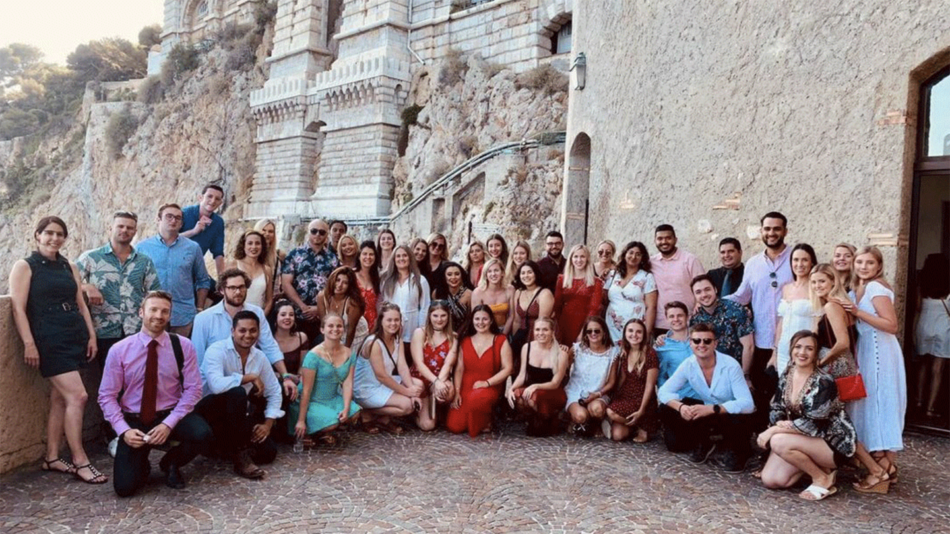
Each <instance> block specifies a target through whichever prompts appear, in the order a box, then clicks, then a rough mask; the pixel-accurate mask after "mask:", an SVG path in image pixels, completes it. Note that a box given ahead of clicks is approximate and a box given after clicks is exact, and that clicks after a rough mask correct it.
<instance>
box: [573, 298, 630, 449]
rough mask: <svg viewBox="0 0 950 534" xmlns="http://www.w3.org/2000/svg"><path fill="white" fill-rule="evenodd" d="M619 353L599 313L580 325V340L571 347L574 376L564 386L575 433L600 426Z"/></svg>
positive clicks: (590, 430) (582, 433)
mask: <svg viewBox="0 0 950 534" xmlns="http://www.w3.org/2000/svg"><path fill="white" fill-rule="evenodd" d="M619 354H620V349H619V348H618V347H617V344H616V343H614V342H613V340H612V339H611V338H610V332H609V331H608V330H607V322H606V321H604V320H603V319H602V318H600V317H599V316H593V317H588V318H587V320H586V321H584V326H583V327H581V340H580V341H578V342H576V343H574V346H573V348H571V360H572V364H571V378H570V379H569V380H568V382H567V386H566V387H565V388H564V393H566V394H567V413H568V414H569V415H570V416H571V421H572V422H573V424H574V426H573V429H572V430H573V431H574V433H575V434H578V435H590V433H591V432H592V431H595V430H596V429H598V428H600V426H599V425H600V423H599V421H601V420H602V419H603V418H604V416H605V415H606V414H607V405H608V404H610V397H608V396H607V394H608V393H610V390H612V389H613V387H614V382H615V381H616V377H617V372H616V371H617V355H619Z"/></svg>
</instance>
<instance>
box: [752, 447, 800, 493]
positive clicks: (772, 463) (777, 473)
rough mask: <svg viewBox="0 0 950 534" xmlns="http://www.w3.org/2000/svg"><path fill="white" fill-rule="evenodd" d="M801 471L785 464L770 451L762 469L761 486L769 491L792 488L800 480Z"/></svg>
mask: <svg viewBox="0 0 950 534" xmlns="http://www.w3.org/2000/svg"><path fill="white" fill-rule="evenodd" d="M803 474H804V473H802V470H801V469H799V468H797V467H795V466H794V465H792V464H790V463H788V462H786V461H785V460H783V459H782V457H781V456H779V455H778V454H776V453H775V451H772V452H770V453H769V459H768V460H766V461H765V466H763V467H762V484H764V485H765V487H766V488H769V489H783V488H789V487H791V486H794V485H795V484H796V483H797V482H798V480H799V479H800V478H802V475H803Z"/></svg>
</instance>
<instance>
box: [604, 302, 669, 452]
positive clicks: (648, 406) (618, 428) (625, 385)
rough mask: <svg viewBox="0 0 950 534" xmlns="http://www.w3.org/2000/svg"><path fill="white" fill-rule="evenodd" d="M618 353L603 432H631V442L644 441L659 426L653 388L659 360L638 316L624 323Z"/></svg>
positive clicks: (620, 436)
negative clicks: (616, 375) (613, 391)
mask: <svg viewBox="0 0 950 534" xmlns="http://www.w3.org/2000/svg"><path fill="white" fill-rule="evenodd" d="M620 354H621V356H620V361H619V363H618V365H617V374H618V378H617V388H616V394H615V396H614V398H613V400H611V402H610V405H609V406H608V407H607V418H606V419H604V422H603V429H604V436H606V437H608V438H610V439H612V440H614V441H622V440H625V439H627V438H628V437H629V436H630V434H631V433H632V434H633V441H634V442H636V443H646V442H647V440H649V439H650V435H651V434H653V433H655V432H656V431H657V429H658V428H659V419H658V418H657V411H656V409H657V405H656V393H655V389H656V379H657V376H659V374H660V362H659V359H658V358H657V356H656V351H655V350H653V346H652V345H651V344H650V339H649V337H647V327H646V325H645V324H644V323H643V321H642V320H640V319H630V320H629V321H627V323H626V324H624V326H623V338H621V339H620Z"/></svg>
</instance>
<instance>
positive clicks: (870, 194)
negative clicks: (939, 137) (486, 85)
mask: <svg viewBox="0 0 950 534" xmlns="http://www.w3.org/2000/svg"><path fill="white" fill-rule="evenodd" d="M576 7H577V9H575V12H574V18H573V32H574V48H573V52H574V54H577V53H580V52H583V53H584V54H585V55H586V58H587V68H586V87H585V88H584V89H583V90H577V89H575V88H574V87H573V86H574V85H575V83H576V81H577V80H576V73H575V77H574V78H573V79H574V83H572V91H571V96H570V111H569V116H568V151H569V153H570V150H571V145H572V144H573V143H574V141H575V140H576V139H578V138H579V137H580V136H582V135H587V136H589V137H590V146H591V148H590V157H589V160H590V167H589V169H590V172H589V174H590V177H589V189H590V192H589V195H590V205H591V213H592V215H594V216H592V217H591V223H590V226H589V230H590V235H591V237H590V238H589V240H588V242H590V243H596V241H597V240H599V239H601V238H610V239H613V240H614V241H616V242H618V243H623V242H626V241H629V240H632V239H637V240H641V241H644V242H646V243H648V244H650V248H651V249H653V246H652V242H653V228H654V227H655V226H656V225H657V224H659V223H671V224H673V225H674V226H675V227H676V229H677V233H678V235H679V238H680V245H681V247H683V248H685V249H688V250H690V251H692V252H694V253H696V254H697V255H699V257H700V258H701V259H702V261H703V263H704V265H706V266H707V267H712V266H716V265H718V259H717V253H716V248H717V246H716V244H717V243H718V240H719V239H720V238H722V237H725V236H735V237H738V238H739V239H740V240H741V241H742V243H743V244H744V246H745V248H746V257H747V258H748V257H749V256H751V255H752V254H754V253H756V252H759V251H760V250H762V248H763V247H762V245H761V242H760V241H759V239H758V226H759V217H761V215H763V214H764V213H766V212H767V211H770V210H780V211H782V212H783V213H785V215H787V216H788V218H789V236H788V241H789V242H791V243H795V242H800V241H804V242H808V243H810V244H812V245H813V246H814V247H815V250H816V251H817V252H818V254H819V260H822V261H825V260H828V259H829V257H830V255H831V253H832V247H833V246H834V244H835V243H837V242H839V241H847V242H851V243H853V244H855V245H858V246H860V245H864V244H868V243H871V244H877V245H879V246H880V247H881V249H882V251H883V252H884V254H885V264H886V271H887V275H888V278H890V279H891V280H892V281H894V282H895V287H896V288H897V291H898V293H899V294H900V293H902V292H903V291H904V284H903V279H904V277H905V275H906V263H907V244H908V230H909V209H908V207H909V198H910V187H909V184H910V179H911V174H912V170H913V163H912V160H913V157H914V143H915V135H916V119H917V118H916V117H915V115H916V92H917V87H918V86H919V83H920V81H921V76H922V75H923V74H925V73H923V72H922V70H921V69H923V68H924V67H922V66H924V65H925V64H927V63H928V60H930V59H931V58H933V57H934V56H935V55H937V54H938V53H940V52H941V51H947V50H948V47H950V11H948V10H947V9H946V2H943V1H941V0H922V1H919V2H898V3H894V2H890V1H887V0H871V1H866V2H860V3H854V2H850V3H847V5H839V4H828V3H816V2H806V3H796V2H791V3H789V2H781V1H778V0H770V1H763V2H734V1H731V2H704V3H695V2H685V1H674V2H645V1H628V0H604V1H602V2H596V3H592V2H584V3H578V4H577V6H576ZM605 35H609V36H610V38H609V39H605V38H604V36H605ZM948 62H950V57H948V58H947V62H945V63H943V65H946V63H948ZM926 68H927V69H928V72H929V74H927V75H930V74H933V73H935V72H936V70H937V69H939V66H938V65H928V66H927V67H926ZM908 82H910V83H908ZM577 155H578V157H579V158H581V159H583V156H584V155H583V154H581V153H578V154H577ZM564 168H565V174H566V176H567V177H568V179H567V180H566V183H565V189H564V191H565V197H571V196H576V195H584V192H585V190H586V189H587V187H588V184H585V183H580V182H581V181H582V179H583V178H586V176H585V175H584V173H583V172H576V171H575V170H576V169H578V168H583V164H582V163H581V164H578V160H572V158H568V160H567V161H566V163H565V167H564ZM568 211H570V210H568ZM569 215H570V214H569V213H568V214H565V217H564V219H562V224H565V223H566V226H568V227H569V229H570V228H571V227H573V228H576V225H577V224H579V223H578V222H577V221H576V220H575V221H573V222H572V221H570V220H569V219H568V217H567V216H569ZM568 246H570V243H568ZM621 246H622V245H621Z"/></svg>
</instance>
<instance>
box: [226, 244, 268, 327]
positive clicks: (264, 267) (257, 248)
mask: <svg viewBox="0 0 950 534" xmlns="http://www.w3.org/2000/svg"><path fill="white" fill-rule="evenodd" d="M268 257H269V256H268V248H267V240H266V239H265V238H264V234H262V233H261V232H258V231H257V230H248V231H247V232H244V235H242V236H241V239H239V240H238V242H237V245H236V246H235V247H234V258H233V259H232V260H231V261H229V262H228V263H229V265H228V268H238V269H240V270H242V271H244V273H245V274H246V275H247V276H248V277H249V278H250V279H251V284H250V285H249V286H247V299H246V300H245V302H249V303H251V304H253V305H255V306H260V307H261V308H263V309H264V314H265V315H269V314H270V310H271V306H272V305H273V303H274V283H273V282H274V271H273V269H272V268H271V267H270V265H268V264H267V258H268Z"/></svg>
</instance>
